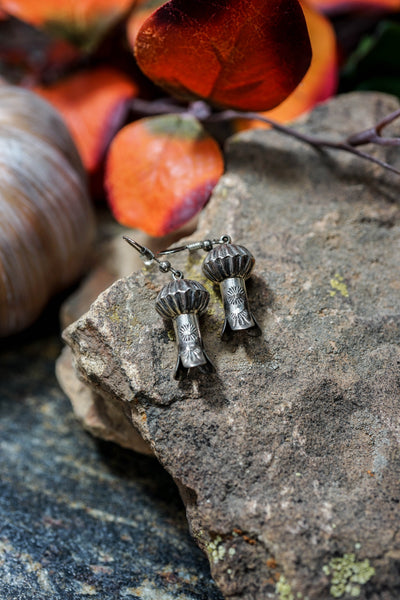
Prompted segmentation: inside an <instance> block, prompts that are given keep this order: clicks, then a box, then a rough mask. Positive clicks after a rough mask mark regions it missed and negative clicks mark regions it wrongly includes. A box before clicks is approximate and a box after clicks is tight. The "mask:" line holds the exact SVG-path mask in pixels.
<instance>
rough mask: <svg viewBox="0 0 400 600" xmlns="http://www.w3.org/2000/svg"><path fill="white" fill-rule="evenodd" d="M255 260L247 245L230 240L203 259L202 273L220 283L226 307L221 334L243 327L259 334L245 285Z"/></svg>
mask: <svg viewBox="0 0 400 600" xmlns="http://www.w3.org/2000/svg"><path fill="white" fill-rule="evenodd" d="M254 263H255V258H254V256H253V255H252V253H251V252H250V251H249V250H247V248H245V247H244V246H240V245H238V244H230V243H227V244H220V245H219V246H216V247H215V248H213V249H212V250H211V251H210V252H209V253H208V254H207V256H206V258H205V260H204V263H203V272H204V274H205V275H206V277H207V278H208V279H209V280H210V281H212V282H214V283H219V285H220V289H221V296H222V299H223V302H224V310H225V322H224V326H223V329H222V334H221V335H222V337H227V336H228V334H229V333H230V332H231V331H238V330H243V329H245V330H248V332H249V333H250V334H251V335H260V333H261V330H260V328H259V326H258V324H257V322H256V320H255V318H254V316H253V315H252V312H251V310H250V305H249V300H248V297H247V291H246V284H245V280H246V279H247V278H248V277H250V274H251V271H252V269H253V267H254Z"/></svg>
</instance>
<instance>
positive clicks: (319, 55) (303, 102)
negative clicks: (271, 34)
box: [236, 2, 338, 129]
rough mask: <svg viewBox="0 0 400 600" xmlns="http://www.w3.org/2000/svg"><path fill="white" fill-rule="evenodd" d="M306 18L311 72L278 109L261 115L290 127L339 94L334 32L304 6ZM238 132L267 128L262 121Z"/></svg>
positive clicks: (246, 123) (240, 125)
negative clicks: (304, 114)
mask: <svg viewBox="0 0 400 600" xmlns="http://www.w3.org/2000/svg"><path fill="white" fill-rule="evenodd" d="M303 10H304V15H305V17H306V21H307V27H308V32H309V34H310V40H311V47H312V51H313V57H312V60H311V64H310V68H309V69H308V71H307V73H306V74H305V76H304V78H303V80H302V81H301V82H300V83H299V85H298V86H297V88H296V89H295V90H294V92H292V93H291V94H290V96H288V97H287V98H286V100H284V101H283V102H282V104H280V105H279V106H277V107H276V108H273V109H272V110H269V111H267V112H263V113H261V114H263V115H265V116H266V117H269V118H271V119H274V120H275V121H278V122H279V123H287V122H288V121H293V120H294V119H296V118H297V117H298V116H300V115H301V114H303V113H305V112H307V111H309V110H311V109H312V108H313V107H314V106H315V105H316V104H318V103H319V102H322V101H324V100H327V99H328V98H330V97H331V96H332V95H333V94H334V93H335V91H336V88H337V81H338V60H337V50H336V36H335V32H334V29H333V27H332V25H331V23H330V21H328V19H326V18H325V17H324V16H323V15H321V14H319V13H318V12H316V11H314V10H313V9H312V8H310V7H309V6H307V4H306V3H305V2H304V3H303ZM236 125H237V127H236V128H237V129H248V128H250V127H255V128H257V129H258V128H268V127H269V125H267V124H265V123H262V122H261V121H256V120H255V121H245V120H244V119H240V120H239V121H238V123H237V124H236Z"/></svg>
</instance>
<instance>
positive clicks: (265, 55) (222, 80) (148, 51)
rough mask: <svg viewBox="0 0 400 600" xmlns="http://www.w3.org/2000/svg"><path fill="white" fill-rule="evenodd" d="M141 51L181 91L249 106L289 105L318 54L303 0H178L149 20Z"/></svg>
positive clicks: (146, 65) (147, 64)
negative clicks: (286, 101)
mask: <svg viewBox="0 0 400 600" xmlns="http://www.w3.org/2000/svg"><path fill="white" fill-rule="evenodd" d="M135 54H136V58H137V61H138V64H139V67H140V68H141V69H142V70H143V72H144V73H145V74H146V75H147V76H148V77H150V79H152V80H153V81H154V82H155V83H157V84H158V85H160V86H161V87H164V88H165V89H167V90H168V91H169V92H170V93H172V94H173V95H174V96H177V97H178V98H180V99H184V100H193V99H199V98H200V99H206V100H208V101H209V102H210V103H212V104H214V105H217V106H220V107H230V108H237V109H243V110H267V109H269V108H273V107H274V106H276V105H277V104H279V103H280V102H282V100H284V99H285V98H286V97H287V96H288V94H289V93H290V92H291V91H292V90H293V89H294V88H295V87H296V85H297V84H298V83H299V82H300V80H301V78H302V77H303V75H304V74H305V72H306V70H307V68H308V66H309V63H310V59H311V51H310V44H309V39H308V34H307V27H306V24H305V20H304V16H303V13H302V10H301V8H300V5H299V3H298V2H297V0H273V1H272V0H269V1H267V0H202V1H200V0H197V1H196V0H192V1H190V2H188V1H187V0H170V2H167V3H166V4H164V5H163V6H162V7H161V8H159V9H158V10H157V11H155V12H154V13H153V15H152V16H151V17H150V18H149V19H147V21H145V23H144V24H143V26H142V28H141V30H140V32H139V35H138V37H137V40H136V45H135Z"/></svg>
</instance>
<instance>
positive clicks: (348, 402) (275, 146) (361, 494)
mask: <svg viewBox="0 0 400 600" xmlns="http://www.w3.org/2000/svg"><path fill="white" fill-rule="evenodd" d="M397 107H398V103H397V101H395V100H393V99H392V98H389V97H387V96H383V95H377V94H353V95H349V96H342V97H338V98H336V99H335V100H333V101H331V102H330V103H328V104H326V105H322V106H321V107H319V108H318V109H316V110H315V111H314V112H313V114H312V115H311V116H310V117H309V118H308V119H307V120H306V121H304V122H303V123H301V124H299V125H298V128H300V129H302V130H304V131H307V132H311V133H314V134H319V135H329V136H331V137H334V136H335V135H337V136H340V137H342V136H346V135H348V134H349V133H350V132H355V131H359V130H362V129H365V128H366V127H368V126H371V125H372V124H373V123H375V122H376V121H377V120H379V119H380V118H381V117H383V116H384V115H386V114H387V113H389V112H390V111H392V110H394V109H395V108H397ZM394 129H395V128H392V130H394ZM397 134H399V130H398V128H397ZM371 151H372V152H374V153H375V152H376V153H377V154H379V155H380V156H381V157H384V158H386V160H387V161H388V162H392V163H393V164H396V165H397V166H398V167H400V153H399V149H398V148H386V149H384V148H379V149H371ZM227 156H228V168H227V173H226V175H225V176H224V177H223V179H222V180H221V182H220V184H219V185H218V187H217V189H216V191H215V193H214V195H213V198H212V200H211V202H210V204H209V205H208V207H207V209H206V211H205V212H204V214H203V217H202V220H201V222H200V226H199V230H198V231H197V233H196V234H195V235H194V236H193V239H199V238H209V237H215V236H219V235H220V234H223V233H228V234H230V235H231V236H232V238H233V240H234V242H235V243H238V244H242V245H245V246H247V247H248V248H249V249H250V250H251V252H252V253H253V254H254V256H255V257H256V260H257V262H256V266H255V269H254V271H253V273H254V274H253V275H252V277H251V280H250V281H249V284H248V292H249V298H250V304H251V307H252V309H253V311H254V314H255V317H256V319H257V321H258V322H259V324H260V325H261V327H262V329H263V337H262V338H258V339H257V338H251V337H246V335H237V336H236V337H235V338H234V340H232V341H230V342H221V341H220V340H219V331H220V330H221V327H222V321H223V311H222V304H221V301H220V298H219V294H218V291H215V290H213V288H212V287H210V286H209V289H210V291H211V302H210V308H209V310H208V313H207V314H206V316H205V317H204V318H203V319H202V322H201V325H202V330H203V333H204V336H203V337H204V343H205V347H206V349H207V351H208V353H209V355H210V357H211V359H212V360H213V362H214V364H215V366H216V369H217V373H216V374H215V375H214V376H210V375H207V376H205V377H202V376H199V375H197V376H193V377H192V378H190V379H188V380H186V381H183V382H181V383H180V382H177V381H174V380H173V379H172V378H171V374H172V371H173V367H174V364H175V360H176V348H175V345H174V343H173V342H172V341H171V339H170V335H169V332H168V330H167V329H166V328H165V326H164V324H163V322H162V321H161V320H160V318H159V317H158V315H157V314H156V312H155V309H154V301H155V298H156V295H157V292H158V290H159V289H160V287H161V286H162V285H163V284H164V283H166V281H168V278H166V276H163V275H162V274H160V273H156V272H155V271H154V270H152V269H151V268H147V269H145V270H144V271H143V272H141V273H138V274H135V275H133V276H131V277H128V278H125V279H121V280H119V281H118V282H117V283H115V284H114V285H113V286H111V287H110V288H109V289H108V290H106V291H105V292H104V293H102V294H101V295H100V296H99V298H98V299H97V301H96V302H95V303H94V304H93V306H92V307H91V309H90V311H89V312H88V313H87V314H86V315H84V316H83V317H82V318H81V319H79V320H78V321H77V322H75V323H74V324H73V325H71V326H70V327H69V328H68V329H67V330H66V331H65V334H64V336H65V340H66V342H67V344H68V345H69V346H70V347H71V349H72V352H73V354H74V361H75V365H76V368H77V371H78V373H79V376H80V377H82V378H83V380H84V381H85V382H86V383H87V384H88V385H90V386H91V388H92V390H94V391H95V392H96V394H99V395H100V396H101V397H102V399H103V401H104V402H105V403H107V404H110V405H113V406H119V407H120V410H121V412H123V413H124V415H125V416H126V417H127V418H128V420H129V421H130V422H131V424H132V425H133V426H134V428H135V429H136V430H137V431H139V432H140V434H141V436H142V437H143V438H144V440H145V442H146V443H147V444H148V445H149V446H150V447H151V448H152V449H153V451H154V453H155V454H156V456H157V457H158V459H159V460H160V462H161V463H162V464H163V465H164V467H165V468H166V469H167V470H168V471H169V472H170V473H171V474H172V476H173V478H174V480H175V481H176V483H177V484H178V486H179V488H180V491H181V494H182V497H183V499H184V502H185V504H186V510H187V516H188V520H189V524H190V527H191V530H192V533H193V536H194V537H195V539H196V540H197V542H198V544H199V545H200V547H201V548H203V549H204V551H205V552H206V553H207V555H208V557H209V560H210V564H211V569H212V573H213V576H214V578H215V580H216V582H217V584H218V585H219V587H220V589H221V590H222V592H223V594H224V596H225V597H226V598H230V599H231V600H233V599H235V600H239V599H246V600H265V599H266V598H279V599H280V600H294V599H297V598H299V599H302V600H305V599H308V600H327V599H328V598H354V597H359V598H361V599H369V600H398V598H399V597H400V509H399V506H400V504H399V501H400V492H399V485H400V450H399V441H400V426H399V416H400V406H399V385H400V383H399V382H400V378H399V366H400V349H399V345H398V342H399V333H400V300H399V290H400V277H399V275H400V273H399V250H400V247H399V246H400V235H399V222H400V210H399V179H398V178H397V177H396V176H394V175H392V174H389V173H387V172H384V171H383V170H382V169H381V168H380V167H377V166H375V165H372V164H371V163H367V162H364V161H362V160H360V159H358V158H355V157H353V156H350V155H346V154H344V153H337V152H336V153H333V152H317V151H315V150H313V149H311V148H309V147H307V146H305V145H303V144H301V143H300V142H296V141H294V140H292V139H290V138H286V137H284V136H281V135H279V134H277V133H275V132H271V131H258V132H256V131H253V132H246V133H243V134H241V135H239V136H237V137H235V138H233V139H232V141H231V142H230V144H229V147H228V151H227ZM203 258H204V253H203V254H202V253H195V254H193V255H191V256H186V255H182V256H179V257H177V258H176V262H175V265H176V267H177V268H182V269H183V270H184V272H185V273H186V275H187V276H188V277H191V278H198V279H199V280H200V281H202V282H203V283H204V284H206V285H208V284H207V282H206V281H204V277H203V276H202V274H201V261H202V259H203Z"/></svg>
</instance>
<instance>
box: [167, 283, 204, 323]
mask: <svg viewBox="0 0 400 600" xmlns="http://www.w3.org/2000/svg"><path fill="white" fill-rule="evenodd" d="M209 299H210V294H209V293H208V292H207V290H206V288H205V287H204V286H203V285H201V283H199V282H198V281H193V280H191V279H176V280H174V281H171V282H170V283H168V284H167V285H164V287H163V288H162V289H161V291H160V293H159V294H158V296H157V299H156V310H157V312H158V314H160V315H161V316H162V317H163V318H165V319H175V318H176V317H177V316H178V315H182V314H188V313H197V314H201V313H202V312H204V311H205V309H206V308H207V305H208V301H209Z"/></svg>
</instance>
